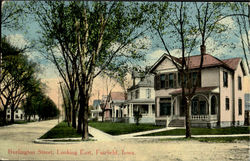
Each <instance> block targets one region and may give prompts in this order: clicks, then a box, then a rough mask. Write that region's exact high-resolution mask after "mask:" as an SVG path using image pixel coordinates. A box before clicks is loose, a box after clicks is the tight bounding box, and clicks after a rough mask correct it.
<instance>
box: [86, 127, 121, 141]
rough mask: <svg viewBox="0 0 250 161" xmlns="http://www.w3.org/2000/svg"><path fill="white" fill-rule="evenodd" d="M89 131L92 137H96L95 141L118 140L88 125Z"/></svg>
mask: <svg viewBox="0 0 250 161" xmlns="http://www.w3.org/2000/svg"><path fill="white" fill-rule="evenodd" d="M89 133H90V134H91V135H92V136H93V139H96V140H97V141H116V140H119V139H118V138H116V137H114V136H112V135H109V134H107V133H105V132H103V131H101V130H98V129H96V128H93V127H91V126H89Z"/></svg>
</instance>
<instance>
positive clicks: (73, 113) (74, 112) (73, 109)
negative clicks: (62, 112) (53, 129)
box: [72, 106, 76, 128]
mask: <svg viewBox="0 0 250 161" xmlns="http://www.w3.org/2000/svg"><path fill="white" fill-rule="evenodd" d="M72 127H73V128H76V110H75V106H73V107H72Z"/></svg>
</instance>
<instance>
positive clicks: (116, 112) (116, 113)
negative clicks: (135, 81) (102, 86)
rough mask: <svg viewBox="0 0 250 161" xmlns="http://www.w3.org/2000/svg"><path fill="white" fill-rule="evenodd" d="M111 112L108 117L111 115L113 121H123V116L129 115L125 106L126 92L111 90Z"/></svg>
mask: <svg viewBox="0 0 250 161" xmlns="http://www.w3.org/2000/svg"><path fill="white" fill-rule="evenodd" d="M108 107H109V109H110V110H108V111H109V112H107V115H106V116H107V117H108V116H110V118H112V121H113V122H121V121H123V118H124V117H126V116H127V115H128V112H127V108H126V106H125V93H124V92H111V94H110V99H109V106H108Z"/></svg>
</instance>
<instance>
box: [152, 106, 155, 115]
mask: <svg viewBox="0 0 250 161" xmlns="http://www.w3.org/2000/svg"><path fill="white" fill-rule="evenodd" d="M152 113H155V105H152Z"/></svg>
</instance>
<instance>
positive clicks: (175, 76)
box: [174, 73, 177, 88]
mask: <svg viewBox="0 0 250 161" xmlns="http://www.w3.org/2000/svg"><path fill="white" fill-rule="evenodd" d="M176 87H177V73H174V88H176Z"/></svg>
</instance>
